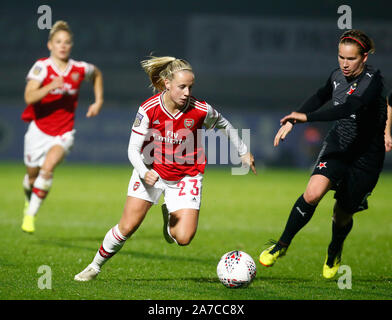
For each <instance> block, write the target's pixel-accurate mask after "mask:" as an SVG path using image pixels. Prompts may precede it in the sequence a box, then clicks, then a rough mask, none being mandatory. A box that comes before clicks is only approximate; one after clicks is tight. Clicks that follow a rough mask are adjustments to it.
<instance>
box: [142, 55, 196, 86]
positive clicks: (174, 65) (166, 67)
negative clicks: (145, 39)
mask: <svg viewBox="0 0 392 320" xmlns="http://www.w3.org/2000/svg"><path fill="white" fill-rule="evenodd" d="M140 64H141V66H142V68H143V69H144V71H145V72H146V73H147V75H148V77H149V78H150V81H151V85H150V87H152V88H153V89H154V91H159V92H161V91H163V90H165V79H168V80H172V79H173V77H174V74H175V73H176V72H178V71H183V70H188V71H190V72H193V70H192V66H191V65H190V64H189V62H188V61H186V60H183V59H177V58H175V57H169V56H166V57H154V56H150V59H147V60H143V61H141V62H140Z"/></svg>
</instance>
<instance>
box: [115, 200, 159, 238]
mask: <svg viewBox="0 0 392 320" xmlns="http://www.w3.org/2000/svg"><path fill="white" fill-rule="evenodd" d="M151 206H152V203H151V202H148V201H146V200H143V199H139V198H135V197H130V196H128V197H127V200H126V202H125V206H124V211H123V215H122V217H121V219H120V222H119V223H118V229H119V230H120V232H121V234H122V235H124V236H125V237H127V238H129V237H130V236H131V235H132V234H133V233H134V232H135V231H136V230H137V228H138V227H139V226H140V224H141V223H142V222H143V220H144V218H145V216H146V214H147V211H148V210H149V209H150V208H151Z"/></svg>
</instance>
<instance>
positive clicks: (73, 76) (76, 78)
mask: <svg viewBox="0 0 392 320" xmlns="http://www.w3.org/2000/svg"><path fill="white" fill-rule="evenodd" d="M79 78H80V73H79V72H72V73H71V79H72V81H74V82H78V81H79Z"/></svg>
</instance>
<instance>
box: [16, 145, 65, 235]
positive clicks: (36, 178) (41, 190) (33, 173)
mask: <svg viewBox="0 0 392 320" xmlns="http://www.w3.org/2000/svg"><path fill="white" fill-rule="evenodd" d="M64 156H65V150H64V148H63V147H62V146H60V145H54V146H53V147H52V148H50V149H49V151H48V152H47V154H46V157H45V161H44V163H43V165H42V167H41V168H38V167H37V168H30V167H28V168H27V174H28V181H26V179H25V182H24V185H25V193H26V195H27V192H28V191H27V190H28V187H31V186H32V188H31V191H30V194H31V196H30V199H29V203H28V206H26V207H25V211H24V218H23V223H22V230H23V231H25V232H28V233H32V232H34V231H35V226H34V219H35V216H36V214H37V212H38V210H39V208H40V207H41V204H42V201H43V200H44V199H45V198H46V196H47V194H48V192H49V190H50V188H51V186H52V181H53V171H54V169H55V167H56V166H57V165H58V164H59V163H60V162H61V161H62V160H63V159H64ZM26 204H27V203H26Z"/></svg>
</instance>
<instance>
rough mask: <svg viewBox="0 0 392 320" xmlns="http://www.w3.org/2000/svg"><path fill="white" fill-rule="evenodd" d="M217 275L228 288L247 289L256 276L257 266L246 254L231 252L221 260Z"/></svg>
mask: <svg viewBox="0 0 392 320" xmlns="http://www.w3.org/2000/svg"><path fill="white" fill-rule="evenodd" d="M216 273H217V274H218V278H219V280H220V282H222V284H223V285H224V286H226V287H228V288H238V287H246V286H248V285H249V284H250V283H251V282H252V280H253V279H254V277H255V276H256V264H255V262H254V261H253V259H252V257H251V256H250V255H249V254H247V253H246V252H243V251H237V250H235V251H230V252H227V253H225V254H224V255H223V256H222V258H221V259H220V261H219V263H218V266H217V268H216Z"/></svg>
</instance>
